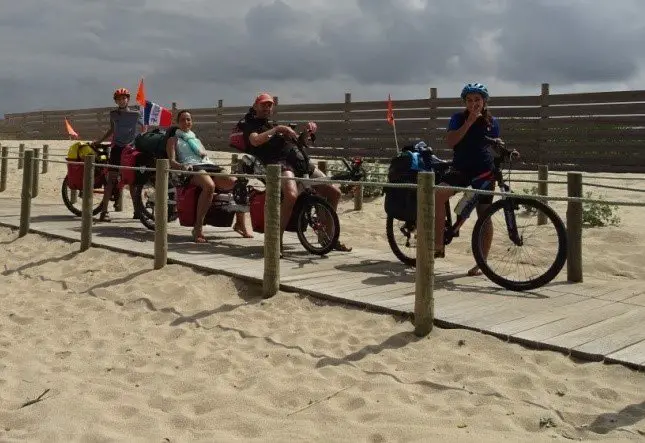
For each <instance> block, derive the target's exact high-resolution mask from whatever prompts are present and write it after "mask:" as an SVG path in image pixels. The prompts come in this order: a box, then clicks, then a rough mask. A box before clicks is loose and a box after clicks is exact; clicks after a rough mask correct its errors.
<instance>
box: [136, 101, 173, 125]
mask: <svg viewBox="0 0 645 443" xmlns="http://www.w3.org/2000/svg"><path fill="white" fill-rule="evenodd" d="M143 124H144V125H146V126H160V127H168V126H170V125H172V112H170V110H169V109H166V108H164V107H162V106H159V105H158V104H156V103H152V102H151V101H149V100H146V106H145V107H144V108H143Z"/></svg>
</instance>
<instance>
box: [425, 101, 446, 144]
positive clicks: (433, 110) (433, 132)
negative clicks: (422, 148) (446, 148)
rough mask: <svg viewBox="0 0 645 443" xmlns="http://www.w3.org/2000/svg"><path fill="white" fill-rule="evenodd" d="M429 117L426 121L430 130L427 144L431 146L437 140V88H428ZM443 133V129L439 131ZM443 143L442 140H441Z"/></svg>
mask: <svg viewBox="0 0 645 443" xmlns="http://www.w3.org/2000/svg"><path fill="white" fill-rule="evenodd" d="M429 106H430V119H429V121H428V131H429V132H430V140H428V144H429V145H430V146H432V145H433V144H435V142H437V136H438V134H439V132H440V131H438V129H439V128H438V127H437V125H438V123H437V88H430V103H429ZM441 132H442V134H443V131H441ZM441 143H443V140H441ZM441 143H439V144H441Z"/></svg>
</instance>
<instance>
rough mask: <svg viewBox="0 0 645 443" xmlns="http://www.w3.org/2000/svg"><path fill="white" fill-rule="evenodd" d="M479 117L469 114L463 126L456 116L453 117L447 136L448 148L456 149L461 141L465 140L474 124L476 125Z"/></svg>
mask: <svg viewBox="0 0 645 443" xmlns="http://www.w3.org/2000/svg"><path fill="white" fill-rule="evenodd" d="M473 116H475V117H473ZM478 117H479V116H478V115H476V114H473V113H470V114H468V118H467V119H466V120H465V121H464V122H463V124H461V125H460V124H459V123H460V121H459V119H458V118H457V117H456V116H453V117H452V118H451V119H450V123H449V124H448V134H447V135H446V142H447V143H448V146H450V147H451V148H454V147H455V146H456V145H457V144H458V143H459V142H460V141H461V139H463V138H464V136H465V135H466V133H467V132H468V130H469V129H470V127H471V126H472V125H473V123H475V121H476V120H477V118H478Z"/></svg>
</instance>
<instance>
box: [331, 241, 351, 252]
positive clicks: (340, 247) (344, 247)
mask: <svg viewBox="0 0 645 443" xmlns="http://www.w3.org/2000/svg"><path fill="white" fill-rule="evenodd" d="M334 251H340V252H352V247H351V246H347V245H346V244H345V243H341V242H340V241H337V242H336V244H335V245H334Z"/></svg>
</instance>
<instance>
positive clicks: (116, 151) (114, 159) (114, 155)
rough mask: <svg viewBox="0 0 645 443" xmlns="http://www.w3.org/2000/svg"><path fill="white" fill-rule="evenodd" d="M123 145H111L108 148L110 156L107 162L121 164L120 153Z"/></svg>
mask: <svg viewBox="0 0 645 443" xmlns="http://www.w3.org/2000/svg"><path fill="white" fill-rule="evenodd" d="M123 148H125V146H118V145H112V147H111V148H110V158H109V159H108V163H109V164H111V165H116V166H120V165H121V153H122V152H123Z"/></svg>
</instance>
